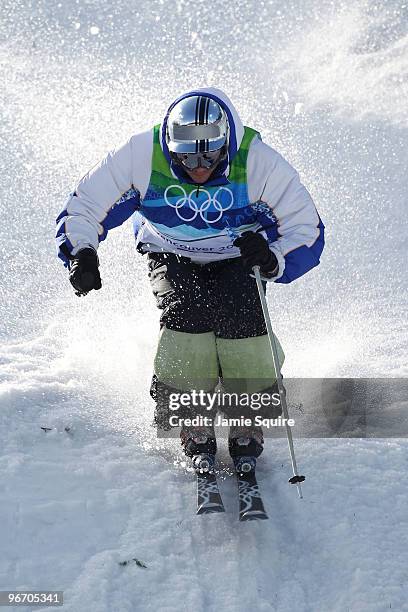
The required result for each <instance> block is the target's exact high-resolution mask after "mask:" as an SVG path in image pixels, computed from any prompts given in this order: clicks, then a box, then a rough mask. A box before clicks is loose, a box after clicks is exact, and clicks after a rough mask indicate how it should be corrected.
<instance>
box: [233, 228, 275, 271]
mask: <svg viewBox="0 0 408 612" xmlns="http://www.w3.org/2000/svg"><path fill="white" fill-rule="evenodd" d="M234 246H236V247H238V248H239V250H240V251H241V257H242V259H243V263H244V266H245V267H246V268H248V269H250V270H252V268H253V267H254V266H259V269H260V271H261V273H262V274H263V275H265V276H269V277H270V278H273V277H274V276H276V275H277V273H278V270H279V265H278V260H277V259H276V255H275V253H273V252H272V251H271V249H270V248H269V244H268V242H267V241H266V240H265V238H264V237H263V236H262V235H261V234H257V233H256V232H244V233H243V234H242V235H241V236H240V237H239V238H236V239H235V240H234Z"/></svg>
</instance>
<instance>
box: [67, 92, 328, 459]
mask: <svg viewBox="0 0 408 612" xmlns="http://www.w3.org/2000/svg"><path fill="white" fill-rule="evenodd" d="M131 216H133V224H134V230H135V236H136V243H137V249H138V251H139V252H140V253H143V254H147V259H148V267H149V277H150V282H151V286H152V290H153V294H154V296H155V298H156V300H157V305H158V307H159V308H160V309H161V311H162V312H161V319H160V328H161V329H160V336H159V341H158V346H157V352H156V357H155V362H154V375H153V380H152V386H151V395H152V397H153V398H154V399H155V402H156V410H155V420H156V423H157V424H158V426H159V427H160V428H162V429H166V428H168V424H169V414H170V410H169V402H170V395H171V394H172V393H173V392H174V391H179V392H182V391H188V390H191V389H193V388H199V389H204V390H205V391H211V390H214V389H215V387H216V386H217V384H218V383H219V381H220V380H222V381H223V384H224V385H226V388H228V385H229V388H230V389H233V388H234V383H237V385H238V386H239V385H241V387H240V388H241V389H242V388H244V389H247V390H249V391H250V392H251V393H253V392H257V391H269V392H271V391H273V388H274V387H273V382H274V381H275V380H276V374H275V371H274V367H273V363H272V358H271V351H270V346H269V342H268V336H267V333H266V327H265V322H264V318H263V314H262V309H261V303H260V300H259V295H258V292H257V286H256V282H255V279H254V277H253V274H252V268H253V266H259V267H260V272H261V275H262V280H263V286H264V290H265V289H266V284H267V282H274V283H290V282H292V281H293V280H295V279H297V278H298V277H300V276H302V275H303V274H305V273H306V272H308V271H309V270H310V269H311V268H313V267H314V266H317V265H318V264H319V258H320V255H321V252H322V249H323V245H324V226H323V224H322V222H321V220H320V218H319V216H318V213H317V211H316V208H315V206H314V203H313V201H312V199H311V197H310V195H309V193H308V192H307V190H306V189H305V187H304V186H303V185H302V184H301V182H300V179H299V176H298V174H297V172H296V171H295V170H294V169H293V168H292V167H291V166H290V164H289V163H288V162H287V161H285V160H284V159H283V158H282V157H281V156H280V155H279V154H278V153H277V152H276V151H275V150H274V149H273V148H271V147H270V146H268V145H267V144H265V143H263V142H262V140H261V137H260V134H259V133H258V132H257V131H256V130H254V129H252V128H249V127H244V126H243V124H242V122H241V120H240V118H239V116H238V113H237V111H236V109H235V108H234V106H233V104H232V103H231V101H230V100H229V99H228V97H227V96H226V95H225V94H224V93H223V92H222V91H220V90H218V89H213V88H202V89H197V90H193V91H189V92H187V93H184V94H183V95H181V96H180V97H178V98H177V99H176V100H174V101H173V103H172V104H171V105H170V107H169V109H168V110H167V113H166V115H165V117H164V119H163V121H162V123H161V124H160V125H156V126H155V127H154V128H153V129H149V130H148V131H146V132H143V133H139V134H136V135H133V136H132V137H131V138H130V140H129V141H128V142H126V144H124V145H123V146H122V147H121V148H119V149H117V150H115V151H113V152H111V153H109V154H108V155H107V157H106V158H105V159H104V160H102V162H101V163H100V164H99V165H97V166H96V167H95V168H93V169H92V170H91V171H90V172H89V173H88V174H87V175H86V176H85V177H84V178H83V179H82V180H81V181H80V182H79V184H78V185H77V187H76V189H75V191H74V192H73V193H72V194H71V195H70V196H69V198H68V201H67V202H66V204H65V207H64V210H63V211H62V212H61V214H60V215H59V216H58V218H57V236H56V238H57V246H58V255H59V257H60V258H61V259H62V260H63V262H64V264H65V266H66V267H68V269H69V280H70V282H71V284H72V285H73V287H74V289H75V291H76V294H77V295H79V296H81V295H86V294H87V293H88V292H89V291H91V290H92V289H97V290H98V289H100V288H101V278H100V273H99V260H98V256H97V249H98V245H99V243H100V242H101V241H102V240H104V239H105V238H106V235H107V233H108V231H109V230H110V229H112V228H114V227H117V226H119V225H121V224H122V223H123V222H124V221H126V220H127V219H128V218H129V217H131ZM279 350H280V360H281V362H282V361H283V352H282V351H281V349H280V347H279ZM189 408H190V409H192V406H190V407H189ZM274 416H276V411H275V414H274ZM181 441H182V444H183V448H184V451H185V453H186V454H187V455H188V456H189V457H192V458H194V457H202V456H203V455H205V456H207V457H209V458H210V459H211V461H213V459H214V455H215V452H216V440H215V436H214V430H213V428H212V427H211V426H198V427H186V426H184V427H183V428H182V430H181ZM229 450H230V453H231V456H232V457H233V459H234V461H235V462H237V461H239V459H240V458H241V457H252V458H256V457H258V456H259V455H260V454H261V452H262V450H263V435H262V429H261V428H260V427H254V426H251V427H249V428H248V427H246V426H237V427H234V428H231V430H230V434H229Z"/></svg>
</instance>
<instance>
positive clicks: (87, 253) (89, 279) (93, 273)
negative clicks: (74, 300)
mask: <svg viewBox="0 0 408 612" xmlns="http://www.w3.org/2000/svg"><path fill="white" fill-rule="evenodd" d="M98 268H99V260H98V256H97V254H96V252H95V251H94V250H93V249H91V248H89V249H88V248H87V249H81V250H80V251H78V253H77V254H76V255H74V257H73V259H72V260H71V262H70V266H69V280H70V283H71V285H72V286H73V287H74V289H75V294H76V295H77V296H79V297H80V296H81V295H86V294H87V293H89V291H92V289H100V288H101V287H102V283H101V276H100V274H99V270H98Z"/></svg>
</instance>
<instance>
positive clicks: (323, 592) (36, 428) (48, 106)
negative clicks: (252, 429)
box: [0, 0, 408, 612]
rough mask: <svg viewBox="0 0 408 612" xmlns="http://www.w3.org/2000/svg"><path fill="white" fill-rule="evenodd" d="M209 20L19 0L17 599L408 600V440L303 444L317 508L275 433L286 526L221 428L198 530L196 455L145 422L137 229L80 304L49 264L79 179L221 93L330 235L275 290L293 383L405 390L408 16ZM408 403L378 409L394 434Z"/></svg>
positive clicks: (163, 4) (1, 424)
mask: <svg viewBox="0 0 408 612" xmlns="http://www.w3.org/2000/svg"><path fill="white" fill-rule="evenodd" d="M198 9H199V15H200V22H199V24H198V23H197V3H195V4H194V5H191V4H188V3H185V2H184V1H183V0H177V2H175V3H170V2H167V0H165V1H162V0H157V1H156V0H154V1H153V2H151V3H149V6H148V8H147V9H146V8H144V7H142V6H139V5H133V6H132V5H131V6H129V4H128V3H125V2H123V1H122V0H119V1H118V2H115V4H114V5H112V4H111V3H106V2H99V3H96V2H95V1H94V0H90V1H89V2H87V3H81V2H78V3H58V4H57V3H54V2H49V1H48V0H40V1H39V2H36V3H34V4H32V3H29V4H27V3H23V2H20V1H17V2H13V3H11V2H10V1H9V0H6V2H5V5H4V11H2V16H1V21H0V31H1V33H2V34H4V36H3V39H4V41H6V42H2V43H1V44H0V65H1V67H2V68H3V69H4V73H5V79H4V83H3V87H2V90H1V93H0V96H1V98H0V105H1V109H2V117H3V121H2V128H1V129H2V142H3V149H2V151H3V155H2V156H1V157H0V170H1V172H0V186H1V192H2V210H4V214H3V219H4V220H5V222H4V223H3V224H2V225H1V226H0V253H1V256H2V260H3V261H2V263H3V266H2V270H3V275H2V277H1V279H0V297H1V301H0V321H1V324H2V327H1V329H0V335H1V337H2V339H4V342H3V344H2V346H1V348H0V495H1V502H2V503H1V504H0V542H1V551H2V555H1V557H0V589H16V590H17V589H20V590H31V589H34V590H39V589H47V590H51V589H55V590H63V591H64V597H65V603H64V611H65V610H66V611H67V612H89V611H92V612H94V611H95V612H128V611H129V612H130V611H135V610H136V611H138V612H139V611H140V612H150V611H156V610H160V611H161V612H176V611H177V612H179V611H180V610H186V611H187V610H189V611H190V610H194V611H195V612H218V611H219V610H228V611H231V612H244V611H246V610H248V609H249V610H256V611H260V612H264V611H265V612H266V611H268V612H269V611H277V612H321V611H324V612H329V611H330V612H386V611H388V610H397V611H398V612H400V611H404V610H408V604H407V601H408V581H407V576H406V567H407V563H408V558H407V535H406V534H407V532H408V525H407V522H408V518H407V517H408V513H407V476H406V474H407V457H408V453H407V450H408V449H407V444H408V443H407V441H406V440H405V439H399V438H389V439H387V438H378V439H366V440H364V439H347V438H343V439H340V438H339V439H304V438H299V439H296V440H295V448H296V454H297V459H298V463H299V467H300V471H301V472H302V473H304V474H305V475H306V477H307V479H306V482H305V483H304V485H303V493H304V499H303V500H299V499H298V497H297V492H296V488H295V487H292V486H290V485H288V484H287V479H288V478H289V477H290V476H291V468H290V461H289V455H288V451H287V445H286V442H285V440H284V439H283V438H281V439H273V440H272V439H268V440H267V443H266V448H265V452H264V455H263V456H262V458H261V459H260V460H259V470H258V481H259V485H260V487H261V490H262V493H263V498H264V503H265V507H266V510H267V512H268V514H269V517H270V518H269V521H262V522H259V523H256V522H249V523H243V524H240V523H239V522H238V500H237V492H236V479H235V477H234V476H233V475H232V472H231V462H230V459H229V457H228V454H227V449H226V441H225V440H221V441H220V452H219V462H220V463H219V465H220V470H221V471H220V473H219V476H218V480H219V485H220V490H221V494H222V496H223V500H224V504H225V507H226V513H225V514H220V515H207V516H201V517H196V516H195V514H194V513H195V494H196V493H195V490H196V484H195V478H194V475H193V473H192V472H191V470H188V469H187V468H186V464H185V461H184V458H183V457H182V456H181V453H180V448H179V444H178V441H177V440H157V439H156V435H155V430H154V429H153V428H152V427H151V419H152V412H153V404H152V400H151V399H150V398H149V395H148V389H149V381H150V375H151V370H152V364H153V355H154V350H155V342H156V334H157V328H158V325H157V318H158V315H157V312H156V311H155V308H154V301H153V298H152V297H151V296H150V292H149V288H148V283H147V279H146V270H145V262H144V261H143V260H142V259H141V258H140V257H139V256H136V257H135V252H134V246H133V243H132V236H131V231H130V229H129V226H127V227H122V228H120V229H118V230H115V231H113V232H112V234H111V235H110V236H109V238H108V240H107V241H106V242H105V243H103V244H102V245H101V248H100V259H101V273H102V278H103V289H102V291H100V292H92V294H90V295H89V296H87V297H86V298H85V299H82V298H81V300H78V299H77V298H76V297H75V296H73V294H72V291H71V288H70V287H69V285H68V282H67V279H66V273H65V271H64V270H62V268H61V266H60V264H59V262H57V261H56V259H55V254H54V244H53V231H54V229H53V228H54V218H55V216H56V215H57V214H58V212H59V211H60V209H61V208H62V205H63V201H64V199H65V197H66V195H67V194H68V193H69V191H70V190H71V189H72V188H73V186H74V185H75V182H76V180H77V178H78V177H79V176H81V175H83V174H84V172H85V171H86V170H87V169H88V168H89V167H91V166H92V165H93V164H94V163H95V162H96V161H97V160H98V158H100V157H101V156H102V155H104V154H105V153H106V151H107V150H108V149H109V148H112V147H113V146H116V145H118V144H120V142H121V141H123V140H124V139H126V138H128V136H129V134H131V133H132V132H133V131H137V130H142V129H145V128H146V126H150V125H152V124H153V123H154V122H155V121H156V120H157V118H158V117H160V116H161V114H162V113H163V110H164V109H165V108H166V106H167V104H168V102H169V101H171V100H172V98H173V97H174V96H176V95H178V94H179V93H180V92H181V91H184V90H185V89H187V88H190V87H191V85H192V84H193V83H194V84H197V85H199V86H201V85H208V84H209V85H215V86H220V87H222V88H225V89H226V91H227V92H228V93H229V94H230V97H231V98H232V99H233V100H234V101H235V102H236V105H237V108H239V109H240V110H241V112H242V115H243V118H244V120H245V122H246V123H248V124H250V125H253V126H254V127H256V128H258V129H260V130H261V132H262V134H263V138H264V140H265V141H266V142H268V143H270V144H271V145H272V146H276V148H277V149H278V150H279V151H281V152H282V154H283V155H284V156H285V157H287V158H288V159H289V161H291V162H292V163H293V164H294V165H295V166H296V167H297V168H298V169H299V171H300V173H301V175H302V178H303V179H304V182H305V183H306V185H307V186H308V188H309V189H310V191H311V193H312V195H313V197H314V198H315V199H316V202H317V205H318V209H319V211H320V212H321V215H322V218H323V220H324V222H325V224H326V227H327V248H326V251H325V253H324V255H323V258H322V263H321V266H320V267H319V268H317V269H316V270H314V271H313V272H311V273H310V274H308V275H307V276H306V277H305V278H302V279H300V280H299V281H298V282H296V283H293V285H291V286H288V287H278V288H276V287H272V288H271V289H270V290H269V294H268V300H269V305H270V309H271V314H272V318H273V322H274V326H275V328H276V331H277V333H278V336H279V337H280V339H281V341H282V344H283V346H284V348H285V352H286V363H285V367H284V375H285V377H286V378H288V377H290V376H295V377H301V376H304V377H307V376H310V377H336V376H339V377H368V378H370V377H394V378H395V377H405V378H406V377H407V376H408V369H407V361H406V346H407V331H406V286H407V269H406V258H407V249H406V233H407V232H406V193H407V187H408V186H407V180H406V167H407V164H408V153H407V148H406V135H407V134H406V129H407V122H406V94H407V66H408V55H407V22H408V19H407V8H406V6H405V5H403V4H401V3H400V2H398V1H396V0H390V1H389V2H387V3H384V4H382V5H380V4H379V3H376V2H374V3H373V2H368V1H365V0H359V1H358V2H349V1H343V2H341V3H337V4H336V3H335V4H333V3H332V2H330V1H329V0H322V1H320V2H309V0H308V1H307V2H305V1H303V0H302V1H301V2H295V1H294V0H289V1H288V2H287V3H285V6H283V5H282V4H281V3H277V2H270V3H266V4H265V5H263V4H262V6H261V5H258V3H256V4H255V3H254V2H252V1H244V2H241V3H240V4H239V6H237V5H233V4H231V5H229V4H226V3H222V2H220V1H217V2H214V3H211V5H208V4H205V3H199V5H198ZM175 33H177V36H176V35H175ZM118 40H119V41H121V42H120V44H118ZM186 58H187V59H186ZM405 406H406V400H404V398H402V397H400V398H399V399H398V401H397V402H394V403H393V404H391V405H390V406H388V407H387V410H384V411H383V414H381V416H382V418H384V419H386V418H387V417H388V418H390V419H391V418H392V419H394V431H396V432H397V433H398V423H401V427H404V426H405V424H406V417H405V414H406V409H405ZM381 408H382V407H381V406H380V407H378V410H379V412H378V415H379V416H380V410H381ZM42 427H43V428H48V429H49V430H48V431H44V430H43V429H41V428H42ZM132 559H138V560H139V561H140V562H142V563H143V564H145V565H146V568H143V567H140V566H138V565H137V564H136V563H135V562H134V561H132ZM124 561H129V563H128V564H126V565H120V563H121V562H124ZM19 609H21V610H26V611H28V610H30V612H31V609H30V608H29V607H21V608H19ZM33 609H37V610H40V609H41V610H42V611H43V612H44V611H45V610H47V611H51V610H52V609H54V608H46V607H42V608H33Z"/></svg>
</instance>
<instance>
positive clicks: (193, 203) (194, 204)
mask: <svg viewBox="0 0 408 612" xmlns="http://www.w3.org/2000/svg"><path fill="white" fill-rule="evenodd" d="M170 189H178V190H179V192H180V197H179V198H178V199H177V200H176V201H175V202H171V201H170V199H169V198H168V196H167V193H168V191H169V190H170ZM222 191H225V192H226V193H227V194H228V196H229V202H228V203H227V204H226V205H225V203H223V202H221V201H220V200H219V199H218V195H219V194H220V193H221V192H222ZM195 193H196V191H195V190H194V191H191V192H190V193H189V194H188V195H187V193H186V191H185V189H184V187H182V186H181V185H170V186H169V187H167V189H166V191H165V192H164V201H165V202H166V204H168V205H169V206H171V208H174V209H175V211H176V214H177V216H178V218H179V219H181V221H185V222H191V221H194V219H195V218H196V217H197V215H200V217H201V219H202V220H203V221H204V222H205V223H217V221H219V220H220V219H221V217H222V213H224V212H225V211H226V210H229V209H230V208H231V207H232V206H233V204H234V194H233V193H232V191H231V189H228V187H219V188H218V189H217V191H216V192H215V193H214V195H211V194H210V192H209V191H207V189H204V188H202V187H200V189H199V195H198V198H197V199H195ZM203 195H205V200H204V201H203V202H200V201H199V199H200V196H201V197H202V196H203ZM211 205H212V206H213V207H214V208H215V210H216V211H218V215H217V217H216V218H215V219H211V220H210V219H207V218H206V213H207V212H208V209H209V208H210V206H211ZM183 208H184V210H185V211H188V210H190V211H191V212H192V213H193V214H192V216H190V217H189V218H186V217H185V216H184V217H183V216H182V209H183ZM184 214H186V213H184Z"/></svg>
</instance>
